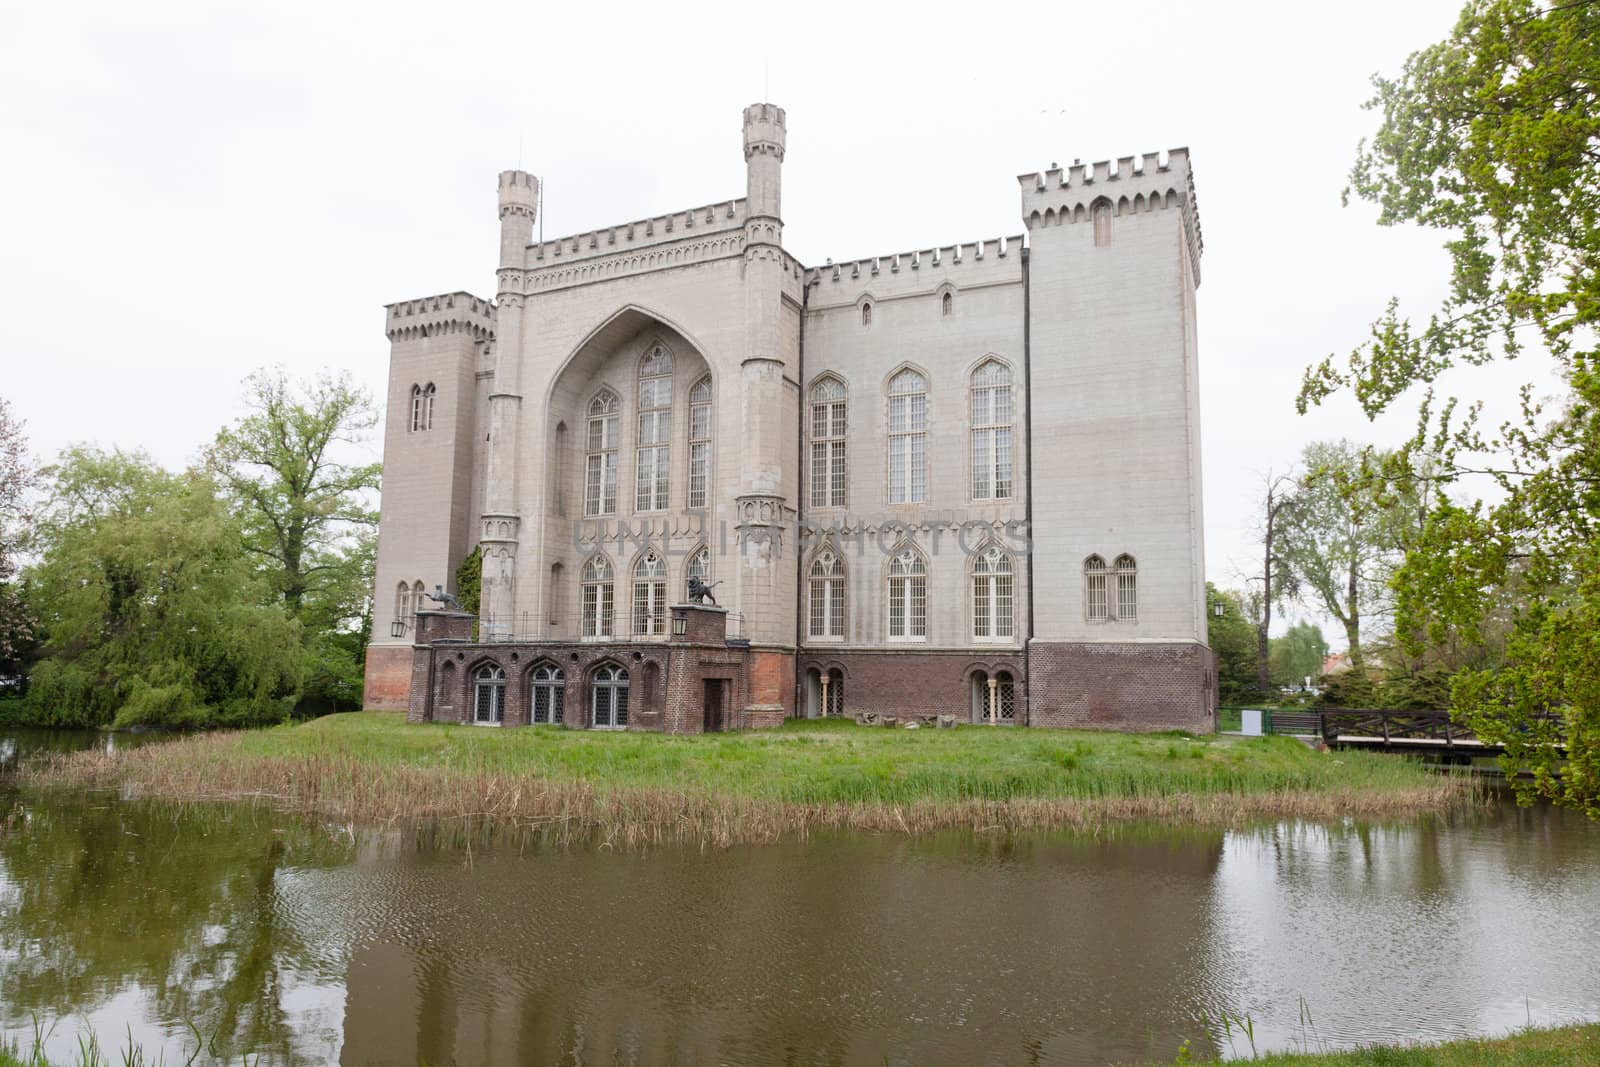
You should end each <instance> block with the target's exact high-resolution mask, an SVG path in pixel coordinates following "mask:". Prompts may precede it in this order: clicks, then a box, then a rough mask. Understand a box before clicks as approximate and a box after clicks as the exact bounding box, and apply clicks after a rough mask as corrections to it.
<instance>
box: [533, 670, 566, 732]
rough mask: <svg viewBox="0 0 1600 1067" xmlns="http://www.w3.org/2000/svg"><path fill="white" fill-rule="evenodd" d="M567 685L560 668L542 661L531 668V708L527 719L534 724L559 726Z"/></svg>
mask: <svg viewBox="0 0 1600 1067" xmlns="http://www.w3.org/2000/svg"><path fill="white" fill-rule="evenodd" d="M566 694H567V686H566V682H565V681H564V680H563V679H562V676H561V668H560V667H557V666H556V665H555V664H553V663H542V664H540V665H539V666H537V667H535V668H534V669H533V708H532V709H531V710H532V714H531V716H530V717H529V719H528V721H529V722H531V723H533V724H534V725H535V726H559V725H561V714H562V711H563V705H564V704H565V703H566Z"/></svg>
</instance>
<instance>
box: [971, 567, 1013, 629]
mask: <svg viewBox="0 0 1600 1067" xmlns="http://www.w3.org/2000/svg"><path fill="white" fill-rule="evenodd" d="M1012 583H1013V575H1012V567H1011V557H1010V556H1008V555H1006V554H1005V553H1004V552H1003V551H1001V549H1000V547H999V546H998V545H990V546H989V547H988V548H987V549H985V550H984V551H983V552H980V553H979V554H978V558H977V559H976V560H974V561H973V564H972V635H973V636H974V637H981V638H989V639H995V640H1005V639H1008V638H1011V637H1013V636H1015V635H1016V617H1015V614H1016V607H1015V604H1016V596H1015V591H1014V587H1013V584H1012Z"/></svg>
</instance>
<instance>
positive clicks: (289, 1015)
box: [0, 735, 1600, 1064]
mask: <svg viewBox="0 0 1600 1067" xmlns="http://www.w3.org/2000/svg"><path fill="white" fill-rule="evenodd" d="M4 740H8V741H10V742H11V748H10V749H9V751H11V752H12V753H13V754H14V755H15V754H17V753H22V752H25V751H26V750H27V749H29V748H31V747H41V746H43V747H63V746H68V745H71V744H81V743H85V742H84V741H83V740H81V739H80V740H76V741H75V740H72V739H67V740H62V739H60V738H49V737H43V736H31V735H11V736H9V737H7V738H5V739H4ZM89 743H95V744H103V743H105V742H104V741H103V740H101V739H98V738H92V737H91V738H90V741H89ZM0 747H3V746H0ZM0 823H3V824H4V825H5V827H6V829H5V830H4V831H3V832H0V1030H3V1031H4V1032H6V1033H7V1034H10V1035H13V1036H15V1037H17V1038H19V1039H20V1040H21V1041H22V1042H23V1044H24V1046H25V1047H26V1046H27V1045H29V1044H31V1042H32V1035H33V1026H34V1021H33V1020H34V1019H35V1018H37V1019H39V1020H41V1022H42V1023H43V1024H44V1025H45V1026H46V1027H49V1026H51V1025H53V1030H52V1031H51V1035H50V1038H49V1042H48V1047H49V1048H50V1050H51V1051H52V1052H54V1053H56V1054H59V1055H65V1054H67V1053H68V1052H69V1051H71V1050H73V1049H75V1048H76V1044H77V1039H78V1035H79V1033H80V1032H82V1031H84V1030H85V1029H86V1028H93V1029H94V1030H95V1031H96V1032H98V1033H99V1035H100V1036H101V1039H102V1041H103V1042H104V1043H105V1044H106V1045H108V1046H111V1047H113V1048H114V1047H117V1046H120V1045H124V1044H126V1042H127V1040H128V1035H129V1034H130V1033H131V1035H132V1038H133V1039H134V1040H135V1041H136V1042H138V1043H140V1044H141V1045H143V1046H144V1048H145V1050H146V1051H147V1052H151V1053H154V1052H157V1051H164V1052H165V1054H166V1056H167V1060H168V1062H173V1061H174V1060H175V1061H176V1062H179V1063H181V1062H183V1061H184V1059H185V1058H186V1057H187V1056H188V1054H189V1053H190V1052H191V1051H193V1050H194V1048H195V1046H196V1044H197V1038H196V1036H195V1035H196V1032H198V1033H199V1034H200V1036H201V1038H202V1039H203V1040H204V1041H205V1042H206V1043H207V1045H208V1048H209V1050H210V1054H209V1055H208V1056H207V1057H203V1058H211V1056H226V1057H229V1058H231V1059H233V1060H234V1061H235V1062H237V1060H238V1057H239V1056H240V1055H241V1054H245V1053H248V1054H250V1055H251V1056H252V1057H254V1056H256V1055H258V1054H259V1055H260V1056H261V1058H262V1062H263V1063H275V1062H276V1063H289V1062H295V1063H304V1062H313V1063H315V1062H339V1061H342V1062H344V1063H349V1064H366V1063H418V1062H422V1061H424V1060H425V1061H426V1062H429V1063H434V1064H442V1063H451V1062H456V1063H461V1064H474V1063H552V1064H553V1063H590V1062H598V1061H605V1062H608V1063H610V1062H619V1063H647V1064H656V1063H683V1064H699V1063H713V1062H727V1063H774V1062H783V1063H799V1064H812V1063H818V1064H822V1063H871V1064H882V1063H885V1062H888V1063H891V1064H912V1063H930V1062H940V1063H963V1064H969V1063H970V1064H977V1063H995V1064H1004V1063H1050V1064H1078V1063H1083V1064H1089V1063H1094V1064H1100V1063H1106V1062H1108V1061H1110V1062H1123V1063H1128V1062H1141V1061H1149V1060H1160V1061H1170V1060H1171V1059H1172V1058H1173V1056H1174V1055H1175V1054H1176V1052H1177V1050H1178V1047H1179V1045H1180V1044H1181V1043H1182V1042H1183V1041H1185V1040H1188V1041H1189V1042H1190V1043H1191V1048H1192V1049H1193V1050H1194V1051H1195V1052H1196V1053H1205V1052H1209V1051H1212V1050H1218V1051H1220V1052H1222V1053H1223V1054H1229V1053H1230V1051H1231V1052H1232V1053H1234V1054H1240V1055H1246V1056H1247V1055H1248V1054H1249V1051H1250V1047H1249V1043H1248V1041H1247V1039H1245V1038H1243V1037H1241V1036H1240V1034H1239V1033H1238V1031H1237V1030H1234V1031H1233V1034H1232V1044H1231V1046H1230V1043H1229V1041H1228V1040H1227V1038H1226V1037H1225V1036H1224V1034H1223V1031H1222V1028H1221V1027H1220V1026H1219V1025H1218V1024H1217V1019H1218V1016H1219V1012H1220V1011H1221V1010H1226V1011H1228V1012H1229V1013H1230V1014H1237V1015H1248V1017H1249V1018H1250V1020H1251V1022H1252V1024H1253V1027H1254V1034H1255V1044H1256V1046H1257V1047H1258V1048H1261V1049H1263V1050H1265V1049H1267V1048H1295V1047H1309V1048H1322V1047H1339V1046H1348V1045H1351V1044H1354V1043H1356V1042H1358V1041H1359V1042H1370V1041H1374V1040H1410V1039H1418V1040H1421V1039H1436V1038H1446V1037H1453V1036H1461V1035H1466V1034H1476V1033H1494V1032H1502V1031H1505V1030H1508V1029H1511V1028H1514V1027H1517V1026H1521V1025H1523V1024H1524V1023H1525V1022H1527V1021H1529V1020H1530V1019H1531V1020H1532V1021H1533V1022H1535V1023H1544V1024H1551V1023H1557V1022H1570V1021H1578V1020H1583V1019H1594V1018H1600V909H1597V908H1595V907H1594V904H1595V901H1597V900H1600V827H1595V826H1593V825H1590V824H1588V823H1586V822H1584V821H1583V820H1581V819H1580V818H1577V817H1574V816H1571V815H1568V814H1565V813H1560V812H1555V811H1551V810H1548V809H1538V808H1536V809H1529V810H1520V809H1517V808H1515V807H1513V806H1511V805H1509V804H1500V805H1495V806H1492V807H1490V808H1488V809H1487V810H1484V811H1478V812H1473V813H1469V814H1462V815H1457V816H1451V817H1448V818H1429V819H1423V820H1418V821H1413V822H1407V823H1399V824H1393V825H1360V824H1347V825H1341V826H1336V827H1327V826H1320V825H1309V824H1293V823H1285V824H1279V825H1269V826H1262V827H1258V828H1253V829H1250V830H1242V831H1228V832H1197V831H1184V830H1153V829H1140V830H1124V831H1119V832H1118V833H1116V834H1115V835H1111V836H1107V837H1102V838H1098V839H1097V838H1093V837H1085V836H1073V835H1064V834H1039V835H1028V836H1020V837H999V836H974V835H962V834H948V835H939V836H931V837H920V838H909V837H898V836H882V837H877V836H865V835H843V834H841V835H835V836H824V837H816V838H813V839H811V840H809V841H790V842H785V843H782V844H778V845H768V846H753V847H748V848H735V849H730V850H726V851H715V850H706V851H700V850H694V849H657V850H653V851H648V852H642V853H627V852H616V851H609V850H604V849H582V850H567V851H562V850H558V849H554V848H551V847H549V846H547V845H545V844H543V843H541V842H540V841H539V840H537V839H525V840H513V841H485V840H481V839H480V840H468V841H462V840H458V839H454V838H453V837H452V836H451V834H450V833H449V832H448V831H442V830H441V831H428V830H417V829H404V830H402V829H389V830H371V829H368V830H358V829H355V828H351V827H346V826H331V825H327V824H323V823H319V822H316V821H312V820H305V819H299V818H291V817H287V816H282V815H278V814H275V813H272V812H269V811H266V810H264V809H261V808H250V807H245V806H240V805H208V806H201V807H191V808H187V809H179V808H176V807H174V806H171V805H167V804H163V803H156V802H148V801H133V802H130V801H124V800H120V799H117V798H115V797H110V796H89V797H76V798H65V797H52V798H49V799H45V798H42V797H40V796H39V795H37V794H30V793H19V792H17V791H16V790H14V789H10V788H7V787H5V786H3V785H0Z"/></svg>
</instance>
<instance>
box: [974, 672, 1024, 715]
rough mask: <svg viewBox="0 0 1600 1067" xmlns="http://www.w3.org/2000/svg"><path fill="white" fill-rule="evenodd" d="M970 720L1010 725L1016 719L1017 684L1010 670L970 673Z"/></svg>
mask: <svg viewBox="0 0 1600 1067" xmlns="http://www.w3.org/2000/svg"><path fill="white" fill-rule="evenodd" d="M972 721H973V722H977V723H982V724H984V725H986V726H1010V725H1014V724H1015V723H1016V721H1017V685H1016V680H1015V679H1014V678H1013V677H1012V676H1011V672H1010V671H996V672H995V673H994V674H993V675H992V676H991V675H990V674H989V673H988V672H987V671H976V672H974V674H973V675H972Z"/></svg>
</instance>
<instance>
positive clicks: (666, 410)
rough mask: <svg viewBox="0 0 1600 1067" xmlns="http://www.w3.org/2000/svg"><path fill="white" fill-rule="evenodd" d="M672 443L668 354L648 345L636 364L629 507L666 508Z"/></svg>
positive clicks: (670, 383)
mask: <svg viewBox="0 0 1600 1067" xmlns="http://www.w3.org/2000/svg"><path fill="white" fill-rule="evenodd" d="M671 440H672V353H671V352H669V351H667V347H666V346H665V345H662V344H656V345H652V346H651V348H650V351H649V352H646V353H645V357H644V359H642V360H640V361H639V441H638V452H637V454H636V461H635V465H634V483H633V485H634V494H633V506H634V510H636V511H656V510H659V509H661V508H664V507H666V506H667V473H668V467H669V455H670V451H671V445H670V444H669V442H670V441H671Z"/></svg>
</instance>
